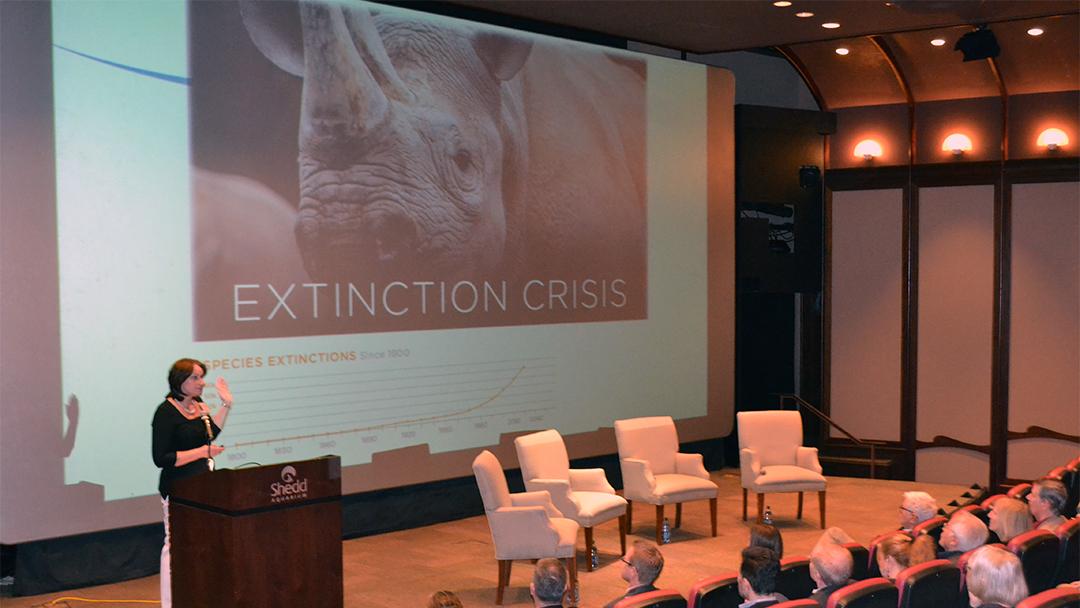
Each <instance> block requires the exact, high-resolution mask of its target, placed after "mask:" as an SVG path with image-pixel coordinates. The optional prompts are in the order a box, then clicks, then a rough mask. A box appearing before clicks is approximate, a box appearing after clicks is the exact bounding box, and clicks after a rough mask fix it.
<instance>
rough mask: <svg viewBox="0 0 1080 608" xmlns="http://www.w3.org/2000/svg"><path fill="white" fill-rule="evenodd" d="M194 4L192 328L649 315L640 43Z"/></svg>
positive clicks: (339, 7)
mask: <svg viewBox="0 0 1080 608" xmlns="http://www.w3.org/2000/svg"><path fill="white" fill-rule="evenodd" d="M189 14H190V48H191V131H192V164H193V169H192V175H193V178H192V179H193V187H192V198H193V217H194V232H193V244H194V260H193V264H194V279H193V280H194V287H195V289H194V292H195V333H196V339H198V340H216V339H225V338H237V337H270V336H290V335H311V334H339V333H361V332H373V331H392V330H409V329H433V328H456V327H475V326H496V325H522V324H541V323H567V322H595V321H612V320H628V319H643V318H645V317H646V315H647V311H646V299H647V298H646V295H647V285H646V258H647V255H646V254H647V234H646V221H645V218H646V189H645V173H646V171H645V127H646V124H645V123H646V114H645V112H646V107H645V84H646V77H647V73H646V66H645V62H644V61H642V60H640V59H637V58H634V57H633V56H631V55H629V54H627V53H621V52H618V51H607V50H604V49H602V48H599V47H589V46H586V45H582V44H577V43H569V42H560V41H557V40H554V39H549V38H544V37H540V36H534V35H531V34H524V33H515V32H512V31H509V30H502V29H497V28H492V27H489V26H485V25H481V24H470V23H466V22H461V21H456V20H450V19H446V18H442V17H434V16H428V15H422V14H418V13H413V12H410V11H405V10H401V9H397V8H390V7H384V6H379V5H371V4H364V3H339V2H300V3H292V2H240V3H236V4H233V3H214V2H193V3H192V4H191V5H190V8H189Z"/></svg>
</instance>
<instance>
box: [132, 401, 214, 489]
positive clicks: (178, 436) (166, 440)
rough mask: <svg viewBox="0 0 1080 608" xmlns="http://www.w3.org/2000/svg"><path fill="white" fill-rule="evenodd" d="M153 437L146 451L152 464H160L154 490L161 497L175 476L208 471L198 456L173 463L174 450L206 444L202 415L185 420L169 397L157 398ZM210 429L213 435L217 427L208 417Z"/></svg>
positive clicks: (175, 451)
mask: <svg viewBox="0 0 1080 608" xmlns="http://www.w3.org/2000/svg"><path fill="white" fill-rule="evenodd" d="M150 426H151V428H152V429H153V441H152V442H151V446H150V451H151V453H152V455H153V457H154V464H155V465H156V466H158V467H160V468H161V477H160V479H159V481H158V492H160V493H161V496H162V498H166V497H168V496H169V488H170V487H171V486H172V482H174V481H176V480H177V479H184V478H185V477H191V476H193V475H198V474H199V473H202V472H205V471H209V470H210V467H209V462H208V460H207V459H206V458H200V459H198V460H196V461H194V462H189V463H188V464H185V465H184V466H182V467H178V466H176V453H177V452H182V451H184V450H190V449H192V448H197V447H205V446H206V444H207V437H206V423H205V422H203V419H202V418H201V417H200V418H195V419H194V420H189V419H187V418H185V417H184V415H183V414H181V413H180V410H178V409H176V406H174V405H173V404H172V403H169V400H168V399H166V400H165V401H162V402H161V405H159V406H157V410H156V411H155V412H154V421H153V422H152V423H151V425H150ZM210 430H211V431H212V435H213V438H217V436H218V434H219V433H221V429H220V428H218V425H217V424H215V423H214V419H213V418H210Z"/></svg>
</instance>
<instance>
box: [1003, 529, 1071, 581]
mask: <svg viewBox="0 0 1080 608" xmlns="http://www.w3.org/2000/svg"><path fill="white" fill-rule="evenodd" d="M1059 546H1060V543H1059V542H1058V537H1057V536H1056V535H1055V534H1054V533H1053V532H1050V531H1049V530H1032V531H1030V532H1024V533H1023V534H1021V535H1020V536H1017V537H1016V538H1014V539H1012V540H1010V541H1009V551H1012V552H1013V553H1015V554H1016V556H1017V557H1019V558H1020V565H1021V566H1023V567H1024V578H1025V579H1026V580H1027V584H1028V591H1029V592H1030V593H1039V592H1040V591H1046V590H1047V589H1049V588H1050V587H1051V586H1052V585H1053V584H1054V580H1055V578H1056V575H1057V568H1058V558H1059V557H1060V555H1061V551H1060V549H1059Z"/></svg>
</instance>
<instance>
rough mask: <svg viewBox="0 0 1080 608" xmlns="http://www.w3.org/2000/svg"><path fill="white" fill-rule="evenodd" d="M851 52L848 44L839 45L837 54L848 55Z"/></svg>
mask: <svg viewBox="0 0 1080 608" xmlns="http://www.w3.org/2000/svg"><path fill="white" fill-rule="evenodd" d="M850 52H851V49H849V48H847V47H846V46H838V47H836V54H837V55H847V54H848V53H850Z"/></svg>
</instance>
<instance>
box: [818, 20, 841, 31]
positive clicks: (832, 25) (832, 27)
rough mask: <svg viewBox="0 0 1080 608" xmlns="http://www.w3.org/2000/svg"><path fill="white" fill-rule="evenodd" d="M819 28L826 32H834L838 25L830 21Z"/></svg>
mask: <svg viewBox="0 0 1080 608" xmlns="http://www.w3.org/2000/svg"><path fill="white" fill-rule="evenodd" d="M821 27H823V28H825V29H827V30H835V29H836V28H838V27H840V24H839V23H836V22H835V21H830V22H828V23H822V24H821Z"/></svg>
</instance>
